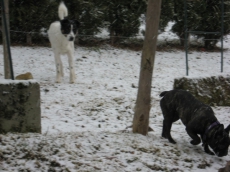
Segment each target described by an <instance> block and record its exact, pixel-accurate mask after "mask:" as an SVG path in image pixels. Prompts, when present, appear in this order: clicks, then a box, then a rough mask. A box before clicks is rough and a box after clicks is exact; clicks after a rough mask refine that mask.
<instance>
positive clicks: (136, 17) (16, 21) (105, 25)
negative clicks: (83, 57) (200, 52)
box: [10, 0, 230, 48]
mask: <svg viewBox="0 0 230 172" xmlns="http://www.w3.org/2000/svg"><path fill="white" fill-rule="evenodd" d="M59 3H60V0H48V1H47V0H40V1H37V0H11V1H10V28H11V42H12V43H19V44H23V43H27V44H33V43H36V44H37V43H39V44H45V43H47V42H48V39H47V35H46V30H47V29H48V28H49V25H50V23H52V22H53V21H56V20H59V19H58V15H57V8H58V4H59ZM65 4H66V6H67V7H68V9H69V18H70V19H78V20H79V21H80V22H81V28H80V30H79V43H80V44H81V43H84V42H85V41H87V40H92V39H95V35H96V34H97V33H100V32H101V31H102V29H107V30H108V32H109V35H108V36H110V42H111V43H113V44H115V43H121V42H120V40H121V38H122V40H124V38H126V39H128V38H130V37H133V36H135V35H137V34H138V33H139V32H140V30H139V28H140V24H141V20H140V18H141V16H142V19H143V18H144V17H143V16H145V12H146V4H147V0H126V1H123V0H103V1H101V0H75V1H72V0H65ZM229 9H230V0H225V1H224V11H225V12H224V34H225V35H226V34H228V33H229V31H230V21H229V20H230V10H229ZM184 12H185V11H184V0H177V1H171V0H162V7H161V19H160V27H159V28H160V30H161V32H163V31H164V29H165V27H166V26H167V24H168V22H169V21H172V22H174V25H173V27H172V31H173V32H174V33H176V34H177V35H178V37H179V39H180V40H181V45H183V43H184V42H183V40H184V29H185V28H184V23H185V16H184V15H185V13H184ZM187 14H188V17H187V23H188V30H192V31H205V32H220V31H221V1H219V0H194V1H188V2H187ZM195 36H196V37H197V38H202V39H203V44H204V46H205V47H206V48H212V47H214V46H215V45H216V43H217V41H218V40H219V39H220V35H218V34H216V35H210V34H195Z"/></svg>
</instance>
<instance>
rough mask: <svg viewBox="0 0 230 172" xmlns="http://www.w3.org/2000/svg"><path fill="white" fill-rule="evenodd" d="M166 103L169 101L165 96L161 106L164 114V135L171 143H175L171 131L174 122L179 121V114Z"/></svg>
mask: <svg viewBox="0 0 230 172" xmlns="http://www.w3.org/2000/svg"><path fill="white" fill-rule="evenodd" d="M166 104H167V103H166V102H165V101H164V98H163V99H161V101H160V106H161V110H162V113H163V116H164V120H163V129H162V137H164V138H167V139H168V140H169V142H170V143H173V144H175V143H176V142H175V141H174V140H173V138H172V136H171V134H170V131H171V128H172V123H173V122H175V121H177V120H178V119H179V116H178V115H177V114H176V113H174V112H173V111H172V110H170V109H169V108H168V107H167V106H166Z"/></svg>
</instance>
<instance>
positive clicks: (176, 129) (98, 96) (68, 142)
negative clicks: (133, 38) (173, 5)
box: [0, 32, 230, 172]
mask: <svg viewBox="0 0 230 172" xmlns="http://www.w3.org/2000/svg"><path fill="white" fill-rule="evenodd" d="M229 38H230V37H228V38H226V40H225V43H224V46H225V48H226V49H227V50H226V51H225V52H224V73H222V74H224V75H227V74H229V73H230V50H229V49H228V48H229V45H230V42H229V40H230V39H229ZM166 39H167V40H169V41H170V39H171V41H174V39H175V35H173V34H172V33H170V32H167V33H166V34H161V35H160V36H159V43H160V42H161V41H162V42H163V41H165V40H166ZM11 50H12V56H13V65H14V72H15V75H19V74H22V73H26V72H31V73H32V74H33V76H34V78H35V79H36V81H37V82H39V83H40V90H41V112H42V114H41V116H42V133H41V134H32V133H29V134H11V133H9V134H6V135H0V171H1V172H14V171H15V172H16V171H21V172H26V171H28V172H29V171H31V172H46V171H50V172H51V171H52V172H53V171H57V172H61V171H63V172H69V171H71V172H134V171H141V172H150V171H151V172H152V171H153V172H155V171H163V172H171V171H172V172H190V171H191V172H199V171H201V172H216V171H218V169H219V168H221V167H223V166H225V164H226V161H228V160H230V154H229V155H228V156H225V157H222V158H219V157H217V156H211V155H208V154H206V153H205V152H204V151H203V147H202V146H201V145H198V146H193V145H191V144H190V143H189V142H190V138H189V136H188V135H187V134H186V132H185V127H184V125H183V124H182V123H181V122H180V121H178V122H176V123H175V124H174V125H173V127H172V137H173V138H174V139H175V140H176V142H177V144H175V145H173V144H170V143H169V142H168V140H166V139H163V138H162V137H161V130H162V120H163V117H162V114H161V110H160V107H159V100H160V98H159V96H158V95H159V94H160V93H161V92H162V91H165V90H170V89H172V87H173V81H174V78H175V77H183V76H185V74H186V70H185V53H184V52H183V51H178V50H173V49H172V50H170V51H167V52H157V53H156V60H155V66H154V72H153V82H152V95H151V97H152V103H151V105H152V108H151V112H150V127H151V128H153V130H154V131H153V132H150V133H149V134H148V136H142V135H139V134H133V133H132V132H131V128H127V127H129V126H131V125H132V120H133V114H134V106H135V100H136V95H137V86H138V77H139V70H140V58H141V52H137V51H131V50H124V49H116V48H113V47H110V46H107V45H104V46H102V47H99V48H98V47H93V48H84V47H77V48H76V51H75V58H76V59H75V65H76V74H77V80H76V83H75V84H69V83H68V82H69V70H68V63H67V58H66V57H63V58H62V60H63V62H64V67H65V69H64V73H65V77H64V80H63V83H60V84H57V83H55V82H54V81H55V66H54V57H53V53H52V50H51V48H47V47H19V46H18V47H12V49H11ZM2 51H3V50H2V46H1V48H0V54H1V55H0V59H1V61H0V71H1V72H0V78H1V79H3V72H2V71H3V60H2V59H3V57H2ZM189 74H190V76H191V77H202V76H210V75H220V74H221V73H220V53H219V52H195V51H193V52H190V54H189ZM213 109H214V111H215V113H216V116H217V118H218V120H219V121H220V122H221V123H223V124H224V125H225V126H226V125H228V124H229V123H230V107H213Z"/></svg>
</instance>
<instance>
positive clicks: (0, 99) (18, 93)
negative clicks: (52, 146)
mask: <svg viewBox="0 0 230 172" xmlns="http://www.w3.org/2000/svg"><path fill="white" fill-rule="evenodd" d="M6 132H37V133H41V109H40V86H39V84H38V83H37V82H36V81H34V80H27V81H26V80H23V81H22V80H21V81H18V80H0V133H6Z"/></svg>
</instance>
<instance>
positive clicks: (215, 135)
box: [207, 124, 230, 157]
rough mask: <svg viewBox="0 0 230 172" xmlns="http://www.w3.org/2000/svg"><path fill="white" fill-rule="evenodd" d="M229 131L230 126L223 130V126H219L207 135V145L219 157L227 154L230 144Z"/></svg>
mask: <svg viewBox="0 0 230 172" xmlns="http://www.w3.org/2000/svg"><path fill="white" fill-rule="evenodd" d="M229 130H230V125H228V127H227V128H225V129H224V125H223V124H220V125H218V126H216V127H215V128H214V129H213V130H212V131H211V132H210V133H209V139H208V140H207V142H208V145H209V146H210V147H211V148H212V149H213V151H214V152H215V154H216V155H217V156H219V157H222V156H226V155H227V154H228V147H229V144H230V138H229Z"/></svg>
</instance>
